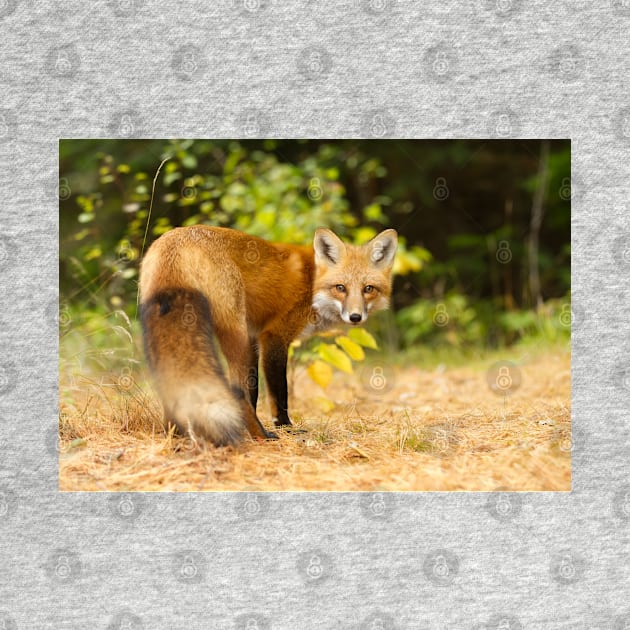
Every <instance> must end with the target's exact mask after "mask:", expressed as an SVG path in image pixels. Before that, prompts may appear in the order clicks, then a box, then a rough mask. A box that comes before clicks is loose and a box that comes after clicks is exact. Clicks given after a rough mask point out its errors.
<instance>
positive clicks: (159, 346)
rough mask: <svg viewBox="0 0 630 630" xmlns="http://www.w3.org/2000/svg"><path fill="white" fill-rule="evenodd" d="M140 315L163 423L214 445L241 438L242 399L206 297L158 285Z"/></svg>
mask: <svg viewBox="0 0 630 630" xmlns="http://www.w3.org/2000/svg"><path fill="white" fill-rule="evenodd" d="M141 318H142V328H143V331H144V347H145V353H146V356H147V360H148V362H149V367H150V369H151V371H152V373H153V376H154V379H155V383H156V387H157V390H158V394H159V396H160V398H161V400H162V404H163V405H164V419H165V421H166V423H167V424H168V422H171V423H172V424H174V425H176V426H177V427H178V429H179V430H180V431H181V432H182V433H184V434H189V435H191V436H193V437H194V436H199V437H204V438H206V439H209V440H210V441H211V442H213V443H214V444H215V445H217V446H223V445H226V444H233V443H236V442H238V441H240V439H241V438H242V436H243V433H244V431H245V426H246V425H245V422H244V418H243V414H244V401H243V400H242V394H240V395H239V393H237V392H235V391H234V390H233V389H232V388H231V387H230V385H229V384H228V382H227V380H226V378H225V374H224V373H223V370H222V368H221V364H220V363H219V359H218V355H217V352H216V349H215V346H214V338H213V333H212V319H211V313H210V305H209V303H208V300H207V298H206V297H205V296H204V295H203V294H202V293H200V292H199V291H195V290H192V289H181V288H177V289H166V290H161V291H159V292H157V293H155V294H153V295H151V296H149V297H148V298H147V299H146V300H145V301H143V303H142V305H141Z"/></svg>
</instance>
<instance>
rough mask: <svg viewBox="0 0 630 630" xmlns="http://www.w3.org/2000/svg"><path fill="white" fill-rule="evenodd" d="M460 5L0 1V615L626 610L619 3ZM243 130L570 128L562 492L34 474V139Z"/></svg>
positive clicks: (422, 622)
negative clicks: (186, 485) (113, 482)
mask: <svg viewBox="0 0 630 630" xmlns="http://www.w3.org/2000/svg"><path fill="white" fill-rule="evenodd" d="M459 4H460V3H456V2H444V1H443V0H439V1H435V0H433V1H431V2H394V1H391V0H372V1H367V0H366V1H365V2H364V1H346V2H333V1H329V2H306V1H301V2H282V3H281V2H279V1H276V2H273V1H267V2H265V1H264V0H246V1H245V2H244V1H243V0H232V1H230V0H219V1H217V2H205V3H203V2H190V3H188V2H183V3H177V2H175V1H173V0H170V1H162V2H159V3H158V2H155V1H148V0H147V1H146V2H139V1H137V0H136V1H134V0H127V1H124V0H123V1H120V2H119V1H112V2H103V1H101V2H93V3H92V2H76V1H68V2H63V3H54V2H50V1H49V0H48V1H42V2H37V3H28V2H18V1H17V0H3V1H2V2H0V28H1V29H2V34H1V37H0V41H1V43H0V47H1V48H2V65H1V68H0V82H1V84H2V91H1V96H0V182H1V185H2V191H3V195H2V202H1V204H0V207H1V210H0V212H1V213H2V215H1V216H2V223H1V226H2V230H1V232H0V279H1V280H0V281H1V283H2V285H1V286H2V297H3V301H2V302H3V303H2V308H1V309H0V318H1V321H2V326H1V327H0V340H1V345H2V357H1V362H0V363H1V369H0V431H1V432H2V437H1V442H0V449H1V451H0V628H55V629H59V628H62V629H64V628H86V627H90V628H133V629H136V628H231V627H242V628H246V627H250V628H256V627H258V628H261V629H262V628H295V627H303V628H358V627H361V628H387V629H389V628H447V627H448V628H473V627H477V628H481V627H487V628H510V630H515V629H518V628H521V627H522V628H572V629H573V628H619V629H622V628H627V627H628V624H629V623H630V608H629V604H628V601H627V593H628V587H629V586H630V563H629V562H628V556H629V552H630V542H629V535H628V528H629V524H630V485H628V479H627V474H628V465H627V463H628V447H629V446H630V440H629V429H628V402H629V399H630V371H629V370H628V366H629V360H628V352H627V350H628V346H629V341H628V335H627V330H628V329H627V323H626V318H627V313H628V289H627V278H628V273H629V271H630V228H629V227H628V225H627V213H628V203H629V202H628V191H629V177H628V163H629V160H630V155H629V149H630V108H629V103H628V94H629V90H628V88H629V87H630V56H629V53H630V48H629V46H628V43H627V41H628V39H627V37H628V30H629V29H630V3H628V2H623V1H622V0H619V1H615V2H603V3H593V2H590V1H589V2H586V1H584V0H575V1H568V0H565V1H562V2H553V3H545V2H528V3H525V2H519V1H518V0H497V1H496V2H495V1H494V0H492V1H488V2H485V1H483V2H472V3H465V4H466V5H467V6H465V7H462V6H459ZM461 4H464V3H461ZM247 135H252V136H257V135H260V136H265V135H267V136H277V137H331V138H335V137H347V136H352V137H356V136H367V137H369V136H381V137H387V136H392V137H421V138H422V137H429V138H435V137H444V138H458V137H474V138H483V137H513V136H518V137H528V138H539V137H550V138H565V137H569V138H571V139H572V141H573V178H572V188H573V210H572V211H573V235H572V236H573V243H574V250H573V288H574V302H575V305H574V309H573V316H574V321H573V326H574V330H573V343H574V357H573V417H574V422H575V425H574V434H573V471H574V472H573V491H572V492H571V493H570V494H569V493H566V494H560V493H550V494H536V493H525V494H479V493H459V494H457V493H452V494H447V493H444V494H442V493H436V494H391V495H386V496H385V510H383V511H381V512H379V513H378V514H376V513H374V512H372V511H371V510H370V509H369V499H370V495H367V498H366V495H358V494H335V495H327V494H273V495H265V496H264V497H257V496H256V495H251V496H250V500H253V501H258V508H257V509H255V510H246V509H243V497H244V496H245V497H247V495H242V494H241V495H239V494H205V495H198V494H180V495H174V494H161V495H160V494H157V495H111V494H63V495H61V494H58V492H57V455H56V440H55V430H56V422H57V401H56V397H57V392H56V390H57V358H56V355H57V340H56V337H57V332H56V331H57V322H56V309H57V306H56V305H57V250H58V241H57V239H58V234H57V225H58V221H57V213H58V204H57V195H58V194H60V182H59V181H58V172H57V150H58V145H57V141H58V138H60V137H111V136H135V137H162V136H166V137H173V136H181V137H244V136H247ZM61 186H62V184H61ZM121 501H122V503H121ZM497 502H500V504H501V505H500V506H497ZM309 566H311V567H313V566H314V567H315V569H314V570H313V569H311V570H310V571H309V569H308V568H309ZM318 567H319V568H318ZM624 591H625V593H624ZM3 624H4V625H3ZM248 624H249V626H248Z"/></svg>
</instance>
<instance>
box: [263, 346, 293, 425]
mask: <svg viewBox="0 0 630 630" xmlns="http://www.w3.org/2000/svg"><path fill="white" fill-rule="evenodd" d="M262 342H263V344H262V345H263V369H264V371H265V379H266V380H267V387H268V389H269V394H270V403H271V415H272V416H273V418H274V424H275V425H276V426H277V427H280V426H290V425H291V419H290V418H289V410H288V404H289V403H288V398H289V394H288V386H287V355H288V344H287V343H286V342H285V341H284V339H282V338H281V337H277V336H274V335H268V336H266V337H265V338H264V339H263V340H262Z"/></svg>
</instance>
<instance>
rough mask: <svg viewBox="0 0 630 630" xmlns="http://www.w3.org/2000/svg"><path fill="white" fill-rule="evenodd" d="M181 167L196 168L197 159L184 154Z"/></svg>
mask: <svg viewBox="0 0 630 630" xmlns="http://www.w3.org/2000/svg"><path fill="white" fill-rule="evenodd" d="M182 165H183V166H185V167H186V168H197V158H196V157H195V156H194V155H192V154H190V153H186V155H184V157H183V158H182Z"/></svg>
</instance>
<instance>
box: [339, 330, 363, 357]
mask: <svg viewBox="0 0 630 630" xmlns="http://www.w3.org/2000/svg"><path fill="white" fill-rule="evenodd" d="M335 343H336V344H337V345H338V346H339V347H340V348H342V349H343V350H345V351H346V352H347V353H348V355H349V357H350V358H351V359H352V360H354V361H363V359H365V352H363V348H362V347H361V346H360V345H359V344H358V343H356V342H355V341H352V339H350V338H349V337H345V336H342V337H336V338H335Z"/></svg>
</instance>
